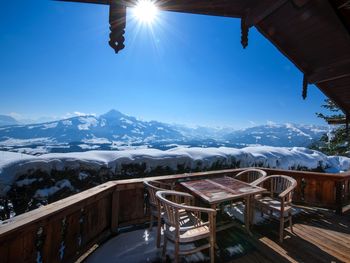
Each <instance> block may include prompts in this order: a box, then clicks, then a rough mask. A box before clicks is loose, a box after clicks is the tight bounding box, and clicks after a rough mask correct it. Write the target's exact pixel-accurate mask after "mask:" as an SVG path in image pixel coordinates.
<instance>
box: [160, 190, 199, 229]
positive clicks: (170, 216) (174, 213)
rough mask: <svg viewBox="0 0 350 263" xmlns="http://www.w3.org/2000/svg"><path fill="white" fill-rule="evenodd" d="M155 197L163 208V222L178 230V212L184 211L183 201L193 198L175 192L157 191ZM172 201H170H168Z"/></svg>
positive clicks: (186, 194)
mask: <svg viewBox="0 0 350 263" xmlns="http://www.w3.org/2000/svg"><path fill="white" fill-rule="evenodd" d="M156 196H157V198H158V200H159V202H160V204H161V206H162V207H163V211H164V220H165V222H166V224H167V225H169V226H172V227H174V228H176V229H178V228H179V210H180V209H186V208H187V207H188V206H186V205H184V203H185V201H184V200H185V199H188V198H193V196H192V195H190V194H188V193H183V192H177V191H159V192H157V193H156ZM170 200H172V201H170ZM173 200H175V202H173Z"/></svg>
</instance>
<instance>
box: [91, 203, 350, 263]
mask: <svg viewBox="0 0 350 263" xmlns="http://www.w3.org/2000/svg"><path fill="white" fill-rule="evenodd" d="M294 219H295V220H294V222H295V223H294V234H293V233H291V232H290V230H289V229H287V235H286V237H285V239H284V242H283V244H281V243H279V242H278V222H277V221H276V222H274V221H267V220H266V221H264V222H263V223H261V224H259V225H256V226H255V227H254V228H253V234H254V235H253V237H250V236H249V235H247V233H246V231H245V230H244V228H243V227H241V225H240V223H237V226H236V227H233V228H231V229H229V230H226V231H223V232H219V233H218V235H217V243H218V246H219V249H218V250H217V252H216V262H244V263H249V262H259V263H260V262H350V215H344V216H338V215H335V214H334V213H333V212H330V211H327V210H321V209H312V208H303V209H302V210H301V212H299V213H298V214H297V215H295V217H294ZM237 222H238V221H237ZM137 231H139V232H137ZM137 231H131V232H127V233H123V234H120V235H118V236H116V237H115V238H113V239H110V240H109V241H107V243H105V244H104V245H102V246H101V247H100V248H99V249H97V250H96V251H95V252H94V253H92V254H91V255H90V257H88V259H87V262H89V263H94V262H100V261H101V259H104V258H106V259H107V258H108V259H109V262H145V261H146V259H147V261H149V262H160V261H161V259H160V255H161V249H156V248H155V238H154V237H153V235H154V234H155V232H156V231H155V228H153V231H151V232H150V233H149V236H148V231H147V230H146V229H141V230H140V229H139V230H137ZM139 233H142V234H139ZM133 235H138V237H139V240H135V238H132V236H133ZM145 236H147V242H145V240H144V238H145ZM142 237H143V238H142ZM122 244H123V245H124V246H125V249H126V248H127V249H128V250H129V251H128V252H127V253H125V251H126V250H125V249H123V248H122ZM118 247H119V248H120V249H119V250H118V249H116V248H118ZM170 251H171V250H170ZM170 254H171V252H170V253H168V257H167V262H171V255H170ZM203 259H208V255H207V254H205V253H204V254H201V253H197V254H196V255H194V256H191V257H187V258H183V262H203Z"/></svg>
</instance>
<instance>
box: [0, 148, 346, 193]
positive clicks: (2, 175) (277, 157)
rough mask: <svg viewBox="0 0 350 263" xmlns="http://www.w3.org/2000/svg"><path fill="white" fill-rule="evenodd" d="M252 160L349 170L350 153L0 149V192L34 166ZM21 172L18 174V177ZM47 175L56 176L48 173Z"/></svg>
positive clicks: (168, 169)
mask: <svg viewBox="0 0 350 263" xmlns="http://www.w3.org/2000/svg"><path fill="white" fill-rule="evenodd" d="M252 166H259V167H260V166H261V167H270V168H280V169H295V170H297V169H307V170H314V169H320V170H324V171H332V172H339V171H346V170H349V168H350V158H347V157H341V156H326V155H324V154H323V153H321V152H318V151H314V150H309V149H306V148H301V147H293V148H283V147H268V146H258V147H246V148H242V149H236V148H227V147H220V148H198V147H193V148H184V147H177V148H173V149H170V150H167V151H161V150H157V149H142V150H124V151H89V152H79V153H76V152H75V153H51V154H43V155H41V156H30V155H26V154H20V153H12V152H5V151H0V193H1V192H2V193H5V192H6V191H7V190H8V189H9V186H11V185H12V184H13V183H14V182H15V181H16V180H17V182H16V184H17V185H18V184H20V185H24V184H26V185H28V184H31V183H33V182H35V181H37V180H39V181H40V178H36V177H33V173H34V172H35V171H38V170H39V171H40V173H39V176H42V175H43V174H47V175H49V178H50V176H53V175H51V174H52V172H53V171H54V174H57V171H58V172H59V171H62V172H63V173H64V172H67V171H69V170H76V171H78V173H79V178H80V177H84V178H86V177H87V176H88V174H89V173H90V174H91V173H92V172H93V171H95V172H97V173H98V171H99V170H101V169H105V170H106V171H109V172H110V173H111V174H112V176H116V177H113V178H118V176H122V173H125V172H126V173H127V174H128V175H131V176H142V175H143V176H145V175H147V174H149V173H150V172H152V171H157V173H158V174H159V173H160V172H161V171H162V169H163V170H164V171H165V173H166V174H168V173H173V172H184V171H201V170H208V169H214V168H215V169H218V167H219V168H220V169H224V168H238V167H252ZM125 167H128V168H125ZM131 167H134V168H133V169H131ZM179 169H182V170H179ZM81 173H83V174H81ZM68 174H71V173H69V172H68ZM23 175H24V176H25V177H23ZM20 176H22V177H23V178H19V177H20ZM34 179H35V180H34ZM51 179H52V180H55V178H53V177H52V178H51ZM61 179H62V178H61ZM18 180H19V181H18Z"/></svg>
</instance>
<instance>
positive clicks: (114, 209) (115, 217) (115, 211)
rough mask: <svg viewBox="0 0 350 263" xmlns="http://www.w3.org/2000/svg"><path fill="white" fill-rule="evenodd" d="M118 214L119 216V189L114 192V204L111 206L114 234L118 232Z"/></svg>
mask: <svg viewBox="0 0 350 263" xmlns="http://www.w3.org/2000/svg"><path fill="white" fill-rule="evenodd" d="M118 216H119V190H118V189H115V190H114V192H113V194H112V206H111V231H112V233H113V234H117V233H118Z"/></svg>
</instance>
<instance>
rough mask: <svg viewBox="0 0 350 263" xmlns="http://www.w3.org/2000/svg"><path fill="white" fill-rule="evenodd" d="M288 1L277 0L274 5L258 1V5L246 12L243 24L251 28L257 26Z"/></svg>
mask: <svg viewBox="0 0 350 263" xmlns="http://www.w3.org/2000/svg"><path fill="white" fill-rule="evenodd" d="M286 2H288V0H277V1H275V3H272V4H271V3H266V2H264V1H260V2H259V4H257V5H256V6H254V7H253V8H252V9H250V10H249V11H248V14H247V17H246V19H245V23H246V26H247V27H252V26H255V25H257V24H259V23H260V22H261V21H263V20H264V19H265V18H267V17H268V16H270V15H272V14H273V13H274V12H275V11H277V9H278V8H280V7H281V6H282V5H284V4H285V3H286Z"/></svg>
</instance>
